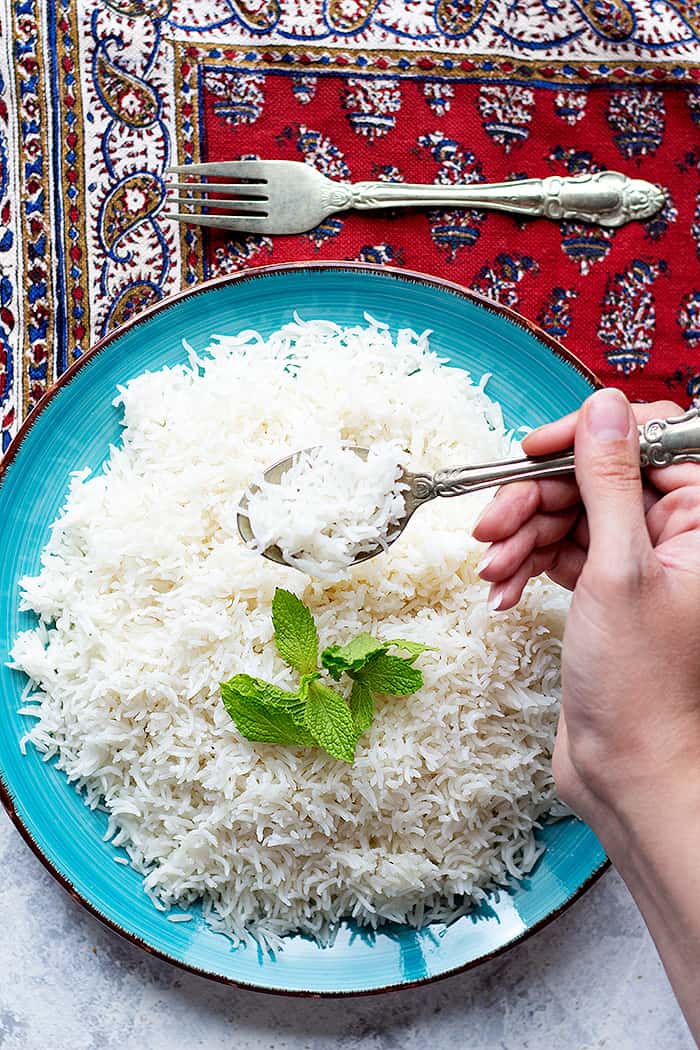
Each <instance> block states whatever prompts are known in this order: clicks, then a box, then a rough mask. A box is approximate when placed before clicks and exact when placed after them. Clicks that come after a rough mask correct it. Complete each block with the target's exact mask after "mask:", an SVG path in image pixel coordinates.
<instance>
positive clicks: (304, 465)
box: [244, 441, 408, 582]
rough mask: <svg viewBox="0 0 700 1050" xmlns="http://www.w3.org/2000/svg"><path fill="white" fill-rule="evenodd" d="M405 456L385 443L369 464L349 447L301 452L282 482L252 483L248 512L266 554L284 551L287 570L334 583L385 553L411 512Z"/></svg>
mask: <svg viewBox="0 0 700 1050" xmlns="http://www.w3.org/2000/svg"><path fill="white" fill-rule="evenodd" d="M405 458H406V453H405V452H404V451H403V449H401V448H400V447H399V446H397V445H396V444H395V443H394V442H389V441H380V442H378V443H377V444H376V445H373V446H372V448H371V449H369V452H368V455H367V458H366V459H363V458H361V457H360V456H359V455H358V454H357V453H356V452H354V451H353V450H352V449H351V448H347V447H344V446H343V445H318V446H316V447H315V448H311V449H305V450H302V451H300V453H299V455H298V456H296V457H295V459H294V462H293V463H292V465H291V467H290V468H289V469H288V470H286V471H285V472H284V474H283V475H282V477H281V478H280V479H279V481H276V482H271V481H267V480H266V479H265V477H264V475H262V474H261V475H259V476H258V477H256V478H254V479H253V482H252V484H251V488H250V492H249V493H248V494H247V505H246V507H245V508H244V509H245V513H246V514H247V515H248V519H249V521H250V525H251V529H252V531H253V536H254V537H255V539H254V540H251V541H250V543H249V547H250V549H251V550H254V551H256V552H257V553H261V552H262V551H265V550H267V548H268V547H271V546H273V545H274V546H277V547H279V549H280V551H281V552H282V555H283V557H284V560H285V562H286V563H287V564H288V565H293V566H294V568H296V569H299V570H301V571H302V572H307V573H308V574H309V575H310V576H315V577H316V578H318V579H323V580H328V581H329V582H334V581H337V580H339V579H341V578H342V574H343V572H344V570H345V569H347V567H348V565H350V564H352V562H353V561H354V560H355V558H356V557H357V556H358V555H360V554H365V553H367V552H369V551H373V550H376V549H377V547H380V548H381V547H384V549H386V546H387V540H388V538H389V533H390V531H391V528H392V526H394V525H396V523H397V522H398V521H399V520H400V518H401V517H402V515H403V513H404V510H405V506H406V504H405V500H404V496H403V493H404V492H405V491H406V490H407V488H408V486H407V485H406V484H405V483H400V482H399V477H400V475H401V464H402V463H403V461H404V460H405Z"/></svg>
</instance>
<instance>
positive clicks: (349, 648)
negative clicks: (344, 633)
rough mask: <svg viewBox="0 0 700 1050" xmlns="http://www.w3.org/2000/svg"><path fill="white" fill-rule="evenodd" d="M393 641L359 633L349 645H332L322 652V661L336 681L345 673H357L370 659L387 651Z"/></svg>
mask: <svg viewBox="0 0 700 1050" xmlns="http://www.w3.org/2000/svg"><path fill="white" fill-rule="evenodd" d="M390 644H391V643H388V642H380V641H378V640H377V639H376V638H373V637H372V635H371V634H358V636H357V638H353V640H352V641H351V642H348V644H347V645H331V646H329V648H328V649H324V650H323V652H322V653H321V663H322V665H323V666H324V667H325V668H326V670H327V671H328V673H329V674H330V675H331V677H332V678H335V680H336V682H338V681H340V676H341V675H342V674H343V673H346V674H355V673H357V671H360V670H361V669H362V668H363V667H364V666H365V664H366V663H367V661H368V660H371V659H372V657H373V656H377V655H378V654H379V653H385V652H386V651H387V649H388V648H389V645H390Z"/></svg>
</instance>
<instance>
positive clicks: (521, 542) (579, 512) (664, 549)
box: [474, 390, 700, 834]
mask: <svg viewBox="0 0 700 1050" xmlns="http://www.w3.org/2000/svg"><path fill="white" fill-rule="evenodd" d="M681 411H682V409H680V408H679V407H678V406H677V405H675V404H673V403H672V402H659V403H657V404H655V405H644V406H635V408H634V411H633V410H632V409H631V406H630V405H629V404H628V402H627V401H626V399H625V398H624V396H623V395H622V394H621V393H619V392H618V391H614V390H604V391H600V392H598V393H596V394H594V395H593V396H592V397H591V398H589V399H588V401H587V402H586V404H585V405H584V407H583V409H582V410H581V412H580V413H577V414H575V415H572V416H568V417H565V418H564V419H562V420H559V421H558V422H556V423H553V424H551V425H550V426H548V427H544V428H542V429H540V430H538V431H535V432H534V433H533V434H531V435H529V437H528V438H527V439H526V441H525V442H524V443H523V446H524V449H525V451H526V452H527V453H528V454H530V455H542V454H545V453H550V452H555V451H559V450H561V449H562V448H566V447H569V446H570V445H571V444H572V443H575V452H576V479H575V480H574V479H549V480H544V481H541V482H522V483H517V484H513V485H508V486H504V487H503V488H502V489H501V490H500V491H499V493H498V495H497V496H496V499H495V500H494V502H493V503H492V504H491V505H490V506H489V507H488V508H487V509H486V511H485V512H484V514H483V515H482V517H481V518H480V520H479V522H478V524H477V527H476V528H475V530H474V535H475V537H476V538H477V539H479V540H483V541H486V542H491V543H492V544H493V545H492V547H491V549H490V551H489V554H490V555H491V557H490V558H488V556H487V559H485V560H484V562H482V570H481V572H482V576H483V577H484V578H485V579H487V580H489V581H490V582H491V583H492V606H493V607H495V608H498V609H506V608H509V607H510V606H512V605H514V604H515V603H516V602H517V600H518V599H519V597H520V594H521V592H522V589H523V587H524V586H525V584H526V582H527V580H528V578H529V577H530V576H532V575H535V574H537V573H540V572H547V573H548V575H550V576H551V577H552V579H554V580H556V581H557V582H559V583H561V584H563V585H564V586H565V587H569V588H570V589H573V590H574V598H573V602H572V606H571V610H570V613H569V616H568V619H567V626H566V634H565V641H564V651H563V657H562V708H561V719H560V725H559V731H558V735H557V744H556V749H555V754H554V775H555V779H556V782H557V787H558V789H559V793H560V795H561V797H562V798H563V799H564V800H565V801H567V802H568V803H569V804H570V805H571V806H572V808H573V809H574V810H575V811H576V812H577V813H578V814H579V815H580V816H582V817H583V818H584V819H585V820H587V821H588V823H590V824H591V825H592V826H593V827H594V830H597V831H598V832H599V833H601V832H602V833H603V834H605V833H606V831H607V829H608V826H609V824H610V821H611V820H612V819H613V818H614V819H622V820H624V821H633V820H636V819H637V817H639V818H640V819H641V818H642V816H643V814H642V813H640V812H639V810H641V809H644V808H647V809H648V808H649V807H653V806H656V805H658V804H659V799H660V797H661V794H662V793H663V791H664V790H665V789H666V788H668V789H669V790H671V789H672V787H673V785H675V784H677V783H678V781H679V778H681V779H682V778H683V777H684V776H686V775H690V774H691V771H692V775H693V776H694V777H695V778H697V775H698V774H697V770H698V765H699V763H698V756H699V755H700V699H699V697H700V466H697V465H694V464H684V465H679V466H675V467H668V468H665V469H662V470H650V471H647V472H646V477H645V486H644V487H643V486H642V480H641V474H640V466H639V441H638V437H637V431H636V426H635V423H636V422H642V421H645V420H647V419H650V418H654V417H658V416H672V415H678V414H680V413H681ZM652 771H653V774H652ZM650 786H652V787H653V790H652V791H651V792H650V791H649V788H650Z"/></svg>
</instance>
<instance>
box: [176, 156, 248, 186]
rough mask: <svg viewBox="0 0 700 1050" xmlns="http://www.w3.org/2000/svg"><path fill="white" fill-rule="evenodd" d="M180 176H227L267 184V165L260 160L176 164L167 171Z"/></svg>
mask: <svg viewBox="0 0 700 1050" xmlns="http://www.w3.org/2000/svg"><path fill="white" fill-rule="evenodd" d="M167 170H168V171H174V172H177V173H178V174H180V175H227V176H230V177H231V178H232V179H253V180H254V181H255V182H267V173H266V171H265V164H264V163H262V162H261V161H259V160H222V161H212V162H210V163H207V164H174V165H173V166H172V167H170V168H168V169H167Z"/></svg>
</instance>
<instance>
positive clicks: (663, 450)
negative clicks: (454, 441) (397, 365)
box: [406, 408, 700, 503]
mask: <svg viewBox="0 0 700 1050" xmlns="http://www.w3.org/2000/svg"><path fill="white" fill-rule="evenodd" d="M639 453H640V460H641V464H642V466H643V467H668V466H670V465H671V464H673V463H700V409H698V408H691V410H690V411H689V412H686V413H685V414H684V415H682V416H673V417H672V418H671V419H652V420H650V421H649V422H648V423H645V424H644V425H643V426H640V427H639ZM573 470H574V453H573V452H572V451H567V452H562V453H560V454H559V455H557V456H542V457H540V458H537V459H528V458H523V459H511V460H504V461H503V462H500V463H489V464H486V465H484V466H475V467H454V468H453V469H451V470H438V471H436V473H435V474H432V475H431V474H413V475H411V474H407V475H406V479H407V480H408V481H409V483H410V485H411V495H412V496H413V497H414V499H415V500H416V501H417V502H418V503H421V502H423V501H425V500H429V499H435V497H436V496H463V495H465V494H466V493H468V492H477V491H478V490H479V489H488V488H492V487H493V486H494V485H506V484H508V483H509V482H511V481H529V480H532V479H539V478H546V477H554V476H556V475H557V474H571V473H572V472H573Z"/></svg>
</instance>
